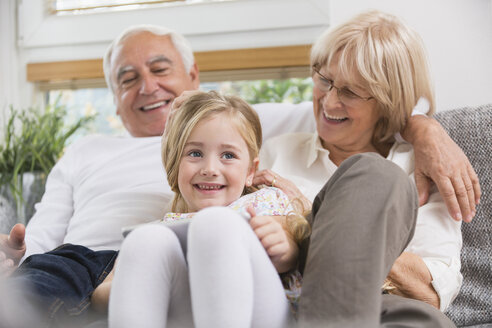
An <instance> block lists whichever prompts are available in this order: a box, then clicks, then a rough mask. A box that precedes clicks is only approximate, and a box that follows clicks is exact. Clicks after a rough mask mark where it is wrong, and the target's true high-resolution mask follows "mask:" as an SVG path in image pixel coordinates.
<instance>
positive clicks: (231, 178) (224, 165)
mask: <svg viewBox="0 0 492 328" xmlns="http://www.w3.org/2000/svg"><path fill="white" fill-rule="evenodd" d="M257 165H258V159H257V158H255V159H254V160H253V161H252V160H251V158H250V154H249V151H248V147H247V144H246V142H245V141H244V139H243V137H242V136H241V134H240V133H239V131H238V130H237V128H236V126H235V124H234V123H233V122H232V121H231V119H230V117H229V115H227V114H224V113H220V114H216V115H213V116H211V117H208V118H206V119H204V120H203V121H201V122H199V123H198V124H197V125H196V126H195V128H194V129H193V131H192V132H191V134H190V136H189V138H188V140H187V141H186V144H185V147H184V149H183V156H182V157H181V161H180V164H179V173H178V187H179V191H180V192H181V195H182V196H183V199H184V200H185V202H186V203H187V205H188V210H189V211H190V212H196V211H199V210H201V209H203V208H205V207H210V206H226V205H229V204H230V203H232V202H233V201H235V200H236V199H238V198H239V197H241V195H242V194H243V191H244V187H246V186H251V183H252V181H253V176H254V173H255V171H256V166H257Z"/></svg>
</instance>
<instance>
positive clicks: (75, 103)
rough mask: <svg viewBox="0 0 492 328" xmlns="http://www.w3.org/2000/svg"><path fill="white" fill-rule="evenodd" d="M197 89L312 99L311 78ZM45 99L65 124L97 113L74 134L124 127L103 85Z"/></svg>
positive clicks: (264, 98) (121, 131)
mask: <svg viewBox="0 0 492 328" xmlns="http://www.w3.org/2000/svg"><path fill="white" fill-rule="evenodd" d="M200 87H201V89H202V90H205V91H209V90H217V91H220V92H222V93H224V94H229V95H238V96H240V97H242V98H243V99H245V100H246V101H248V102H249V103H250V104H256V103H262V102H290V103H299V102H302V101H308V100H311V99H312V81H311V78H291V79H276V80H272V79H270V80H255V81H227V82H204V83H202V84H201V86H200ZM46 101H47V102H49V103H53V102H56V101H59V103H60V104H62V105H65V106H66V108H67V112H68V117H67V123H71V122H75V121H76V120H77V119H78V118H80V117H83V116H88V115H95V114H97V116H96V118H95V120H94V121H93V122H92V123H91V126H90V127H89V129H86V130H84V131H79V132H78V135H76V136H74V138H76V137H79V136H81V135H85V134H90V133H101V134H111V135H125V134H126V130H125V128H124V127H123V125H122V123H121V121H120V119H119V118H118V117H117V115H116V111H115V106H114V104H113V95H112V94H111V92H109V90H108V89H107V88H82V89H58V90H48V91H46Z"/></svg>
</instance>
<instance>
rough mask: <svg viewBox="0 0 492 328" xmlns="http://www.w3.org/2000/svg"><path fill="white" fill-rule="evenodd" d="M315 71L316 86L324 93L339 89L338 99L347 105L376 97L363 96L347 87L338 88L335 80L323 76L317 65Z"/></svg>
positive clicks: (314, 80)
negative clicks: (334, 82)
mask: <svg viewBox="0 0 492 328" xmlns="http://www.w3.org/2000/svg"><path fill="white" fill-rule="evenodd" d="M313 71H314V72H315V74H314V76H313V83H314V85H315V86H316V88H318V89H319V90H320V91H321V92H323V93H328V92H330V91H331V90H332V89H335V90H337V96H338V100H340V102H341V103H342V104H344V105H345V106H348V107H351V106H355V105H357V104H358V103H360V102H361V101H368V100H370V99H374V97H361V96H359V95H358V94H356V93H355V92H353V91H352V90H350V89H349V88H346V87H342V88H338V87H336V86H335V85H334V84H333V80H330V79H329V78H327V77H326V76H323V75H322V74H321V73H320V72H319V70H318V69H317V68H316V67H313Z"/></svg>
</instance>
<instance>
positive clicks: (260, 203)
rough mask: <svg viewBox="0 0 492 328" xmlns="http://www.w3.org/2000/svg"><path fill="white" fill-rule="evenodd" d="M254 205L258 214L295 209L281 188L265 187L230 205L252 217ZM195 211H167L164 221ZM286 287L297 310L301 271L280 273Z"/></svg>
mask: <svg viewBox="0 0 492 328" xmlns="http://www.w3.org/2000/svg"><path fill="white" fill-rule="evenodd" d="M249 205H252V206H253V208H254V209H255V212H256V215H272V216H275V215H288V214H289V212H293V211H294V209H293V207H292V205H291V203H290V201H289V198H288V197H287V195H286V194H285V193H284V192H283V191H282V190H280V189H278V188H274V187H265V188H262V189H260V190H258V191H256V192H253V193H251V194H247V195H244V196H242V197H241V198H239V199H238V200H236V201H234V202H232V203H231V204H229V206H228V207H230V208H231V209H233V210H235V211H237V212H239V213H240V214H241V215H242V216H244V217H246V218H248V219H249V218H250V215H249V213H248V212H247V211H246V208H247V207H248V206H249ZM194 214H195V213H172V212H171V213H166V215H165V216H164V217H163V218H162V222H170V221H179V220H182V219H190V218H192V217H193V215H194ZM280 277H281V280H282V283H283V285H284V288H285V295H286V296H287V299H288V300H289V302H290V305H291V309H292V311H293V312H294V313H296V312H297V304H298V301H299V296H300V294H301V284H302V277H301V274H300V273H299V271H297V270H294V271H290V272H288V273H283V274H281V275H280Z"/></svg>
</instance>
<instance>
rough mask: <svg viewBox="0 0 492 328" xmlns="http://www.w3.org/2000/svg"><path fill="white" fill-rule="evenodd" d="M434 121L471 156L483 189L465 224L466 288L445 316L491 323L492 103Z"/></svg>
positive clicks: (461, 322) (460, 321)
mask: <svg viewBox="0 0 492 328" xmlns="http://www.w3.org/2000/svg"><path fill="white" fill-rule="evenodd" d="M435 118H436V119H437V120H438V121H439V122H440V123H441V124H442V126H443V127H444V128H445V129H446V130H447V131H448V133H449V135H450V136H451V138H452V139H453V140H454V141H455V142H456V143H457V144H458V145H459V146H460V147H461V148H462V149H463V151H464V152H465V154H466V155H467V156H468V158H469V159H470V162H471V164H472V166H473V168H474V169H475V171H476V172H477V174H478V177H479V180H480V185H481V188H482V197H481V200H480V205H479V206H478V207H477V214H476V216H475V218H474V219H473V221H472V222H471V223H463V225H462V234H463V249H462V252H461V262H462V268H461V271H462V273H463V285H462V287H461V291H460V293H459V295H458V297H457V298H456V299H455V301H454V302H453V303H452V304H451V306H450V307H449V309H448V310H447V312H446V314H447V315H448V316H449V317H450V318H451V320H453V321H454V322H455V323H456V325H457V326H471V325H480V324H485V323H492V189H491V188H492V104H489V105H484V106H478V107H466V108H460V109H455V110H451V111H445V112H440V113H438V114H437V115H436V116H435Z"/></svg>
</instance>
